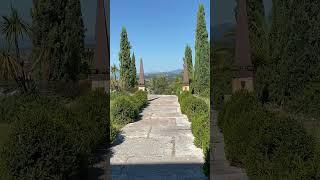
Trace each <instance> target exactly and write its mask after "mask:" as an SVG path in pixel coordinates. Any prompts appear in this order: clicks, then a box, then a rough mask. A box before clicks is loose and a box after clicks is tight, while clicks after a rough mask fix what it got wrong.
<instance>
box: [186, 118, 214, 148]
mask: <svg viewBox="0 0 320 180" xmlns="http://www.w3.org/2000/svg"><path fill="white" fill-rule="evenodd" d="M209 127H210V124H209V113H203V112H199V113H197V114H195V115H194V116H193V117H192V122H191V129H192V134H193V135H194V137H195V140H194V144H195V145H196V146H197V147H200V148H202V149H203V150H205V149H206V148H209V139H210V128H209Z"/></svg>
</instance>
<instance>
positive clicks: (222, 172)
mask: <svg viewBox="0 0 320 180" xmlns="http://www.w3.org/2000/svg"><path fill="white" fill-rule="evenodd" d="M217 114H218V112H217V111H215V110H211V123H210V124H211V125H210V126H211V127H210V128H211V136H210V139H211V143H212V144H211V147H213V148H212V151H211V154H210V173H211V175H212V177H211V179H214V180H248V179H249V178H248V177H247V175H246V173H245V172H244V170H243V169H240V168H237V167H234V166H231V165H230V163H229V161H228V160H227V159H226V156H225V151H224V138H223V134H222V133H221V132H220V129H219V128H218V126H217Z"/></svg>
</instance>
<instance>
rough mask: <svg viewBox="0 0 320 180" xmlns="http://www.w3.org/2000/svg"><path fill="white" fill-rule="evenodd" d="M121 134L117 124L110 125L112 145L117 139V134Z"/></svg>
mask: <svg viewBox="0 0 320 180" xmlns="http://www.w3.org/2000/svg"><path fill="white" fill-rule="evenodd" d="M119 132H120V130H119V129H118V128H117V126H116V125H115V124H112V123H111V124H110V143H111V144H112V143H113V142H114V141H115V139H116V137H117V134H118V133H119Z"/></svg>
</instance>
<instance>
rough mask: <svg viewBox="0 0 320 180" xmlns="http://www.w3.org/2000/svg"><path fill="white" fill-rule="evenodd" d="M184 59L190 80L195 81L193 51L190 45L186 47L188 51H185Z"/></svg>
mask: <svg viewBox="0 0 320 180" xmlns="http://www.w3.org/2000/svg"><path fill="white" fill-rule="evenodd" d="M184 59H185V61H186V62H185V63H186V64H187V67H188V72H189V79H190V80H192V79H193V63H192V50H191V47H190V46H189V45H187V46H186V49H185V51H184Z"/></svg>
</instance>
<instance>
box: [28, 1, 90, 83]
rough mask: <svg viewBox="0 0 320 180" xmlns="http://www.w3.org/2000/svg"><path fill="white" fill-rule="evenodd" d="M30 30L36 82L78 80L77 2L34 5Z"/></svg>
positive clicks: (81, 40) (81, 47)
mask: <svg viewBox="0 0 320 180" xmlns="http://www.w3.org/2000/svg"><path fill="white" fill-rule="evenodd" d="M31 29H32V43H33V49H32V52H33V58H34V59H36V61H38V62H36V65H37V66H36V67H37V72H35V74H36V75H37V76H38V78H41V79H43V78H44V79H47V80H61V79H63V78H65V79H67V80H73V81H74V80H77V79H78V75H79V73H80V67H79V65H80V63H81V62H82V60H81V59H82V57H83V50H84V25H83V20H82V14H81V5H80V1H79V0H68V1H65V0H57V1H52V2H51V1H46V0H35V1H33V8H32V28H31ZM44 52H47V54H46V57H43V53H44Z"/></svg>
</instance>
